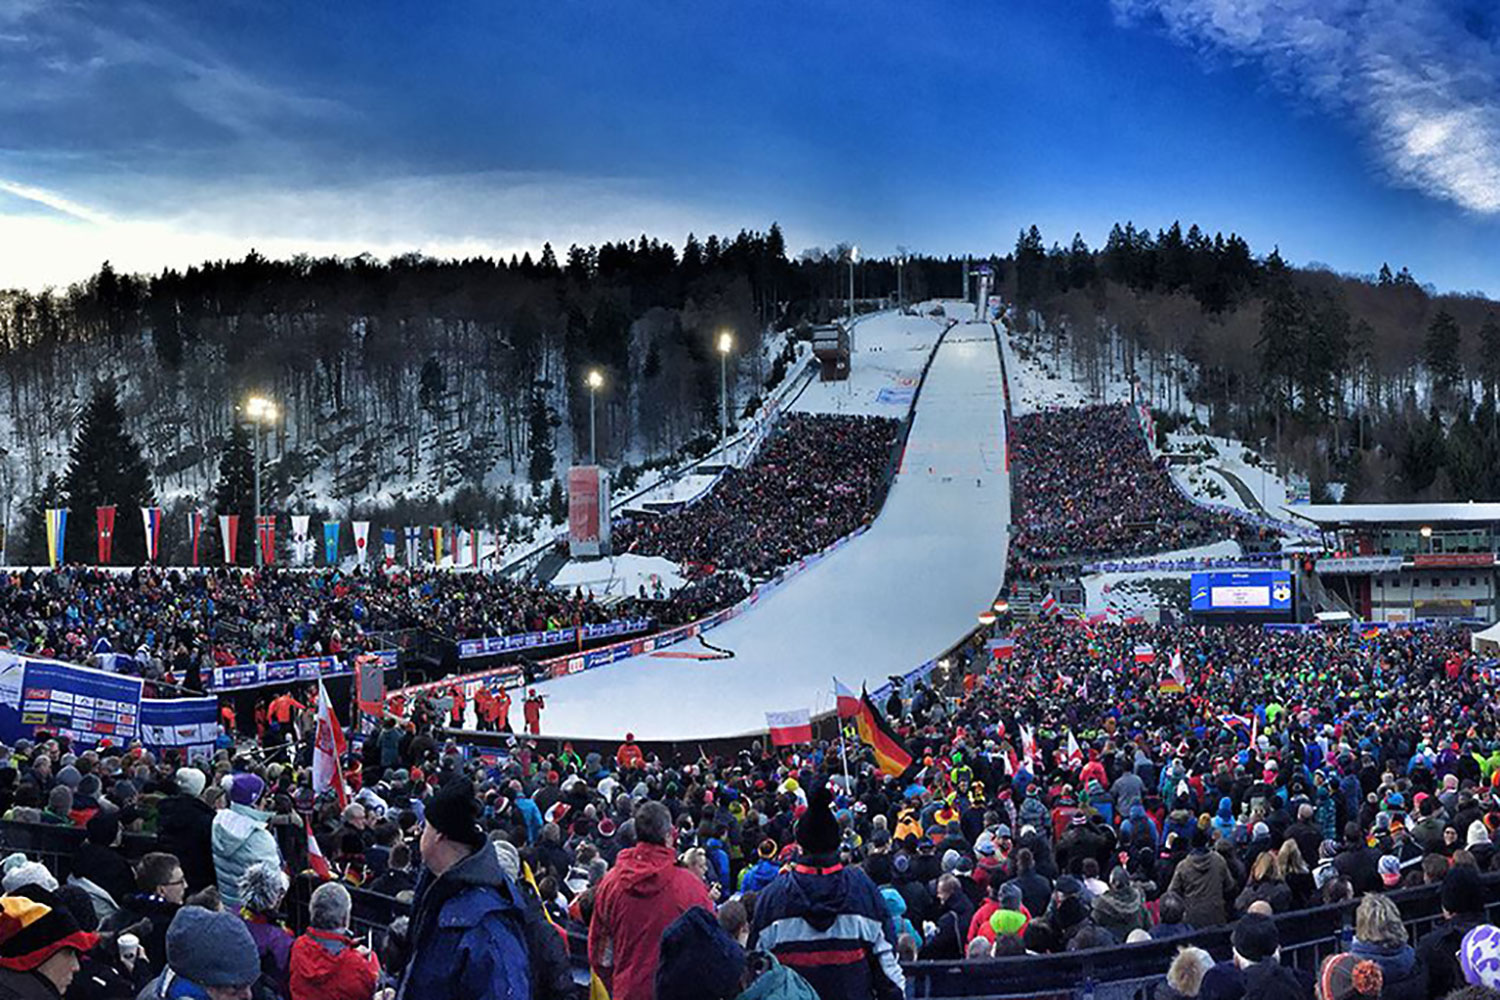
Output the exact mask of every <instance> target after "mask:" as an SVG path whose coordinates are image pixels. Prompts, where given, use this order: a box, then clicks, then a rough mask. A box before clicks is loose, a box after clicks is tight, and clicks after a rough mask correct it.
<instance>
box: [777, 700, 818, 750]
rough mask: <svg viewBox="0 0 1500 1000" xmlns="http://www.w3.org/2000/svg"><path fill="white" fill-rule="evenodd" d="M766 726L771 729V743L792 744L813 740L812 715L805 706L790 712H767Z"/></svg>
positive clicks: (779, 744)
mask: <svg viewBox="0 0 1500 1000" xmlns="http://www.w3.org/2000/svg"><path fill="white" fill-rule="evenodd" d="M766 726H767V728H769V729H770V730H771V745H772V746H778V747H785V746H791V745H792V744H794V743H811V742H812V716H811V714H810V713H809V712H808V710H807V709H805V708H798V709H793V710H792V711H790V712H767V713H766Z"/></svg>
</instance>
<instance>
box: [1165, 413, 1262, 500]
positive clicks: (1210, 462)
mask: <svg viewBox="0 0 1500 1000" xmlns="http://www.w3.org/2000/svg"><path fill="white" fill-rule="evenodd" d="M1167 451H1168V452H1169V453H1170V454H1173V455H1193V456H1195V457H1196V459H1197V461H1195V462H1194V463H1193V464H1191V465H1177V464H1174V465H1173V466H1172V478H1173V479H1176V480H1177V481H1178V482H1179V483H1181V484H1182V485H1183V486H1184V487H1186V488H1187V490H1188V492H1189V493H1191V494H1192V495H1193V496H1195V497H1197V498H1198V499H1200V500H1205V501H1207V502H1209V503H1223V504H1229V505H1230V506H1231V507H1238V508H1239V509H1240V510H1247V511H1250V512H1251V513H1254V514H1259V513H1266V514H1269V515H1270V516H1272V517H1277V518H1283V519H1284V518H1285V517H1286V516H1287V515H1286V514H1285V513H1284V512H1283V510H1282V508H1283V507H1285V506H1286V505H1287V504H1288V503H1289V502H1290V500H1289V499H1288V497H1289V495H1290V493H1291V489H1290V486H1289V485H1288V483H1287V481H1286V480H1285V479H1283V478H1282V477H1281V476H1280V475H1278V474H1277V472H1276V470H1275V469H1274V468H1267V467H1265V466H1263V465H1257V464H1255V462H1254V461H1253V458H1254V456H1258V455H1259V454H1260V453H1259V452H1258V451H1256V450H1255V449H1254V448H1251V447H1249V446H1248V445H1246V444H1244V443H1243V442H1241V441H1237V440H1234V439H1231V438H1222V437H1214V436H1213V435H1211V434H1199V433H1196V432H1194V431H1190V430H1186V429H1184V430H1179V431H1174V432H1172V433H1171V434H1168V435H1167ZM1225 473H1228V474H1229V475H1228V476H1225V475H1224V474H1225ZM1234 479H1238V480H1239V482H1240V483H1241V484H1242V485H1243V486H1244V487H1245V488H1246V489H1248V490H1249V492H1250V497H1249V498H1248V499H1247V498H1246V497H1244V496H1243V495H1242V494H1241V492H1240V491H1239V490H1238V489H1236V488H1235V486H1234V482H1233V480H1234Z"/></svg>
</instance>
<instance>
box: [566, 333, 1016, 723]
mask: <svg viewBox="0 0 1500 1000" xmlns="http://www.w3.org/2000/svg"><path fill="white" fill-rule="evenodd" d="M956 308H957V309H961V308H963V307H962V306H958V307H956ZM954 311H956V309H955V307H950V312H954ZM940 332H941V326H940V325H939V324H938V323H936V322H935V321H934V320H933V319H931V318H929V317H926V316H900V315H895V314H892V315H884V316H879V317H874V318H872V319H869V320H866V321H864V322H862V323H860V324H859V327H858V334H857V338H856V353H855V359H854V365H853V372H854V375H853V378H852V379H851V382H850V383H849V384H844V383H815V384H814V385H813V386H811V387H809V389H808V391H807V392H806V393H804V394H803V396H802V398H801V399H800V400H799V401H798V404H797V406H796V409H798V410H808V411H813V412H845V413H887V414H889V415H891V416H899V415H901V414H902V413H903V412H904V410H905V407H906V406H907V405H909V403H910V398H911V397H910V395H906V394H904V392H903V390H907V389H914V388H915V385H916V379H917V377H918V376H919V375H920V372H921V367H922V364H923V362H924V361H925V360H926V358H927V355H928V353H929V352H930V351H931V349H932V344H933V342H934V341H935V340H936V339H937V337H938V335H939V333H940ZM1004 433H1005V430H1004V415H1003V400H1002V391H1001V374H1000V359H999V354H998V351H997V348H996V342H995V337H994V333H993V330H992V328H991V327H990V326H989V325H988V324H977V323H975V324H968V323H961V324H959V325H958V326H955V327H954V328H953V329H952V330H951V331H950V332H949V333H948V335H947V337H946V338H945V339H944V340H943V342H942V344H941V346H940V347H939V348H938V349H937V352H936V355H935V357H934V358H933V363H932V367H931V370H930V371H929V373H928V376H927V381H926V384H925V385H924V386H923V388H922V392H921V397H920V399H919V400H918V404H917V408H916V415H915V418H914V421H913V424H912V429H911V434H910V436H909V438H908V442H907V448H906V453H905V457H904V461H903V463H902V468H901V470H900V471H899V472H898V474H897V476H896V479H895V482H894V483H893V485H892V487H891V491H890V494H889V495H888V497H887V499H886V503H885V507H884V509H883V510H882V511H881V513H880V516H879V517H877V518H876V520H875V523H874V524H873V525H872V526H871V528H870V530H868V531H866V532H865V533H864V534H862V535H860V536H858V537H857V538H854V539H853V540H852V541H850V542H849V543H848V544H846V545H844V546H842V547H841V548H839V549H837V550H836V551H834V552H832V553H830V554H829V555H828V556H827V558H825V559H823V560H821V561H820V562H818V563H817V564H816V565H814V566H812V567H810V568H809V569H807V570H806V571H805V572H803V573H800V574H799V575H797V576H795V577H793V578H791V579H790V580H788V581H787V582H786V583H785V584H784V585H783V586H781V587H780V588H778V589H776V590H775V591H774V592H773V593H771V594H769V595H767V596H766V597H765V598H764V599H762V600H761V601H759V602H758V603H757V604H756V605H755V606H754V607H753V608H752V609H750V610H749V611H748V612H746V613H745V614H743V615H740V616H739V617H737V618H735V619H733V620H732V621H730V622H728V623H726V624H724V625H722V626H721V627H719V628H717V629H714V630H713V631H711V632H709V633H707V636H706V637H707V639H708V641H709V642H711V643H712V644H713V645H714V646H716V647H721V648H724V649H728V650H731V651H733V653H734V656H733V658H731V659H716V660H708V659H686V658H681V657H673V656H664V655H654V656H653V655H651V654H649V653H648V654H643V655H641V656H636V657H632V658H630V659H626V660H621V661H619V662H618V663H614V664H611V665H609V666H605V667H599V668H597V669H594V670H589V671H585V672H583V673H579V674H574V675H571V676H567V677H562V678H559V679H556V680H552V681H547V682H545V683H542V684H539V685H538V687H539V688H540V689H541V691H542V693H543V694H544V695H545V696H546V698H547V708H546V711H545V712H544V713H543V715H542V729H543V732H544V733H546V734H548V735H566V736H582V737H597V738H605V739H618V738H619V737H621V736H622V735H623V734H624V733H625V732H626V731H630V732H634V733H635V734H636V736H637V737H638V738H641V739H705V738H709V737H714V736H729V735H737V734H742V733H750V732H756V731H761V730H764V729H765V725H766V722H765V713H766V712H767V711H784V710H788V709H796V708H802V707H806V708H808V709H809V710H811V711H812V712H813V713H814V714H817V713H819V712H822V711H825V710H827V709H829V708H831V707H832V705H833V695H832V676H833V675H837V676H838V677H839V679H840V680H842V681H843V682H844V683H846V684H849V685H851V686H854V687H856V688H857V687H858V685H859V684H860V683H861V682H866V681H867V682H869V685H870V687H871V688H874V687H877V686H878V685H880V684H882V683H884V682H885V680H886V678H887V677H888V676H890V675H892V674H904V673H906V672H907V671H909V670H911V669H913V668H914V667H917V666H919V665H920V664H922V663H924V662H925V661H927V660H928V659H930V658H932V657H933V656H936V655H938V654H939V653H941V652H942V651H943V650H944V649H946V648H948V646H950V645H951V644H952V643H953V642H954V641H956V640H957V639H959V638H961V637H962V636H963V635H964V634H965V633H966V632H968V631H969V630H970V629H971V628H973V626H974V624H975V616H976V615H977V614H978V613H979V612H980V611H982V610H984V608H985V607H987V606H988V604H989V602H990V601H991V600H993V598H994V595H995V593H996V592H997V591H998V590H999V588H1000V584H1001V581H1002V580H1003V579H1004V575H1005V554H1006V546H1007V535H1006V531H1007V526H1008V524H1009V522H1010V484H1009V481H1008V478H1007V476H1006V472H1005V439H1004ZM697 648H698V647H697V643H696V642H695V641H694V642H690V643H684V644H682V645H680V646H677V647H674V649H675V651H678V652H681V651H691V650H694V649H697Z"/></svg>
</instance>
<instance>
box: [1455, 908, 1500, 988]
mask: <svg viewBox="0 0 1500 1000" xmlns="http://www.w3.org/2000/svg"><path fill="white" fill-rule="evenodd" d="M1458 965H1459V968H1461V969H1462V970H1463V974H1464V980H1465V982H1467V983H1468V984H1469V985H1470V986H1488V987H1489V988H1490V989H1492V990H1493V989H1500V927H1496V926H1495V925H1494V924H1480V925H1479V926H1478V927H1475V928H1474V929H1473V930H1471V931H1469V933H1467V934H1465V935H1464V939H1463V943H1462V944H1460V945H1459V947H1458Z"/></svg>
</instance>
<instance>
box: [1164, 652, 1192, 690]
mask: <svg viewBox="0 0 1500 1000" xmlns="http://www.w3.org/2000/svg"><path fill="white" fill-rule="evenodd" d="M1157 690H1158V691H1160V692H1161V693H1162V694H1182V693H1183V692H1184V691H1186V690H1187V674H1185V673H1183V670H1182V650H1180V649H1174V650H1172V659H1171V667H1170V668H1169V670H1168V672H1167V676H1165V677H1163V678H1162V679H1161V683H1160V684H1158V685H1157Z"/></svg>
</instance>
